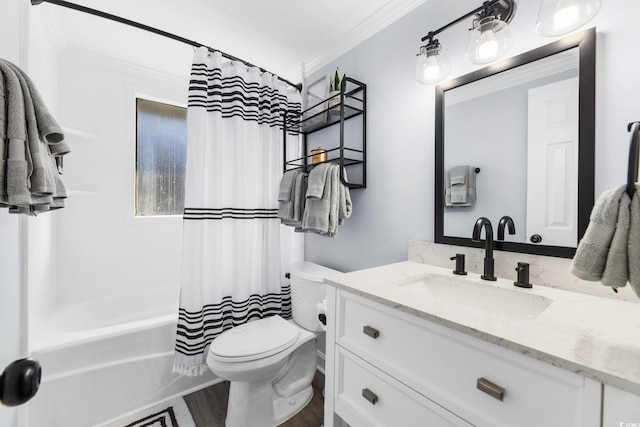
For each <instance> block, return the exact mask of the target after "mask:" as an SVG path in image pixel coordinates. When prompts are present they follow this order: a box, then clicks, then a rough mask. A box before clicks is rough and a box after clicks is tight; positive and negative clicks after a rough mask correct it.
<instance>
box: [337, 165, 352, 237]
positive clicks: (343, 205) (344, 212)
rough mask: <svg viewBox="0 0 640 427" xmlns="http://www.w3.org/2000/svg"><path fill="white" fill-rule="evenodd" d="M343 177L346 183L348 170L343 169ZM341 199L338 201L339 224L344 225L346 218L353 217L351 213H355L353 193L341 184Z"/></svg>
mask: <svg viewBox="0 0 640 427" xmlns="http://www.w3.org/2000/svg"><path fill="white" fill-rule="evenodd" d="M342 177H343V178H344V182H348V181H347V170H346V169H345V168H342ZM340 184H341V185H340V199H339V200H338V203H339V205H338V224H340V225H342V223H343V222H344V220H345V219H346V218H349V217H350V216H351V212H352V211H353V204H352V203H351V193H350V192H349V187H347V186H346V185H342V182H341V183H340Z"/></svg>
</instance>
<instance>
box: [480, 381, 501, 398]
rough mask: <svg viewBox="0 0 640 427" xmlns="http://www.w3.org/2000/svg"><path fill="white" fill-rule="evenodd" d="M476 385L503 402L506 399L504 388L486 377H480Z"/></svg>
mask: <svg viewBox="0 0 640 427" xmlns="http://www.w3.org/2000/svg"><path fill="white" fill-rule="evenodd" d="M476 387H477V388H478V390H480V391H483V392H485V393H487V394H488V395H489V396H491V397H493V398H495V399H498V400H499V401H501V402H502V400H503V399H504V392H505V390H504V388H502V387H500V386H499V385H497V384H494V383H492V382H491V381H489V380H488V379H486V378H478V382H477V383H476Z"/></svg>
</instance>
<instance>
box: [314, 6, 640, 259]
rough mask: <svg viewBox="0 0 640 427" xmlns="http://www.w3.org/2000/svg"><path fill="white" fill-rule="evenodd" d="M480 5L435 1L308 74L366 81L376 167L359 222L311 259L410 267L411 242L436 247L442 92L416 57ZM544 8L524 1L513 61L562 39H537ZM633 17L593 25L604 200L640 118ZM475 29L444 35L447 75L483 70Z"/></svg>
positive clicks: (634, 12) (613, 12) (606, 10)
mask: <svg viewBox="0 0 640 427" xmlns="http://www.w3.org/2000/svg"><path fill="white" fill-rule="evenodd" d="M479 4H480V2H479V1H470V0H465V1H455V2H442V1H434V0H429V1H427V2H425V3H424V4H423V5H421V6H420V7H418V8H416V9H415V10H413V11H412V12H410V13H409V14H408V15H406V16H404V17H403V18H401V19H400V20H398V21H396V22H395V23H393V24H392V25H390V26H389V27H387V28H386V29H384V30H383V31H381V32H379V33H378V34H376V35H374V36H372V37H371V38H370V39H368V40H366V41H365V42H363V43H362V44H360V45H359V46H357V47H356V48H354V49H352V50H351V51H349V52H347V53H346V54H345V55H343V56H342V57H340V58H338V59H337V60H336V61H334V62H333V63H331V64H329V65H328V66H327V67H325V68H324V69H323V70H320V71H319V72H318V73H316V74H314V75H312V76H310V79H309V80H310V81H313V80H314V79H315V78H317V76H318V75H321V74H325V73H327V72H332V71H333V70H335V67H336V66H340V70H341V72H345V73H346V74H347V75H350V76H352V77H354V78H355V79H357V80H360V81H362V82H364V83H366V84H367V91H368V93H367V96H368V115H367V122H368V129H367V132H368V141H367V151H368V159H367V160H368V165H367V188H366V189H364V190H353V191H352V192H351V195H352V199H353V205H354V206H353V215H352V217H351V218H350V219H348V220H346V222H345V224H344V225H343V226H341V227H340V228H339V230H338V236H337V237H336V238H335V239H330V238H325V237H320V236H315V235H307V236H306V238H305V257H306V259H307V260H309V261H313V262H317V263H320V264H324V265H327V266H329V267H332V268H336V269H340V270H343V271H352V270H357V269H362V268H367V267H371V266H375V265H381V264H387V263H391V262H397V261H401V260H405V259H406V258H407V240H408V239H417V240H426V241H433V235H434V231H433V227H434V226H433V221H434V206H433V198H434V175H433V173H434V142H433V139H434V120H433V116H434V91H433V87H430V86H424V85H421V84H419V83H417V82H415V81H414V80H413V73H414V65H415V54H416V53H417V52H418V48H419V46H420V38H421V37H422V36H424V35H425V34H427V33H428V32H429V31H430V30H434V29H436V28H439V27H440V26H442V25H444V24H446V23H448V22H450V21H452V20H453V19H456V18H457V17H459V16H461V15H463V14H464V13H466V12H468V11H469V10H471V9H473V8H475V7H477V6H478V5H479ZM538 7H539V2H536V1H526V2H525V1H519V2H518V11H517V14H516V16H515V18H514V20H513V21H512V23H511V30H512V35H513V38H514V46H513V48H512V50H511V52H510V53H509V55H516V54H519V53H522V52H525V51H528V50H531V49H533V48H536V47H539V46H542V45H544V44H547V43H550V42H552V41H554V40H555V39H553V38H544V37H539V36H537V35H536V34H535V30H534V25H535V19H536V16H537V12H538ZM634 16H635V17H637V16H640V2H637V1H635V0H619V1H614V2H604V4H603V7H602V10H601V11H600V13H599V15H598V16H597V17H596V18H595V19H594V20H593V21H592V22H591V23H589V24H587V26H586V27H585V29H586V28H588V27H592V26H596V28H597V30H598V36H597V38H598V41H597V43H598V44H597V49H598V52H597V64H598V65H597V92H596V99H597V106H596V118H597V122H596V191H595V192H596V195H598V194H600V193H601V192H602V191H604V190H606V189H608V188H611V187H614V186H617V185H619V184H621V183H623V182H624V180H625V179H626V161H627V160H626V159H627V155H628V154H627V153H628V144H629V135H628V133H627V131H626V125H627V123H628V122H630V121H634V120H640V103H639V102H638V101H637V94H638V93H640V79H637V75H638V74H639V72H640V62H639V61H640V60H639V59H638V58H637V56H636V55H633V53H632V52H631V51H630V49H629V48H630V47H631V46H632V44H633V41H634V40H638V39H640V26H637V24H636V23H635V22H634V18H633V17H634ZM469 26H470V22H463V23H460V24H458V25H457V26H455V27H452V28H450V29H448V30H446V31H445V32H444V33H442V34H441V35H440V36H439V37H438V38H439V40H440V42H441V43H442V45H443V47H444V49H445V50H446V51H447V52H448V55H449V58H450V59H451V62H452V67H453V71H452V73H451V75H450V76H449V78H453V77H456V76H460V75H463V74H467V73H469V72H471V71H474V70H476V69H478V68H480V67H478V66H472V65H471V64H468V63H467V62H466V61H465V59H464V52H465V48H466V43H467V37H468V35H467V29H468V28H469ZM325 145H327V146H328V145H330V143H329V142H327V143H326V144H323V146H325Z"/></svg>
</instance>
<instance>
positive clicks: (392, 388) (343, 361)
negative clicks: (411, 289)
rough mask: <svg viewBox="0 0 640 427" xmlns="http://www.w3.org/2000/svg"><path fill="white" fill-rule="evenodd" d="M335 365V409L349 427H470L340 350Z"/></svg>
mask: <svg viewBox="0 0 640 427" xmlns="http://www.w3.org/2000/svg"><path fill="white" fill-rule="evenodd" d="M336 362H337V363H336V372H335V375H336V377H335V384H336V393H335V396H336V404H335V409H336V413H337V414H338V415H339V416H340V417H341V418H342V419H343V420H345V421H346V422H347V423H349V425H350V426H351V427H389V426H402V427H413V426H415V427H418V426H438V427H445V426H463V427H469V426H470V424H468V423H467V422H465V421H464V420H462V419H461V418H459V417H457V416H455V415H454V414H452V413H451V412H449V411H447V410H446V409H444V408H442V407H441V406H439V405H437V404H435V403H434V402H432V401H430V400H429V399H426V398H425V397H423V396H422V395H420V394H418V393H416V392H415V391H413V390H411V389H410V388H408V387H407V386H405V385H403V384H402V383H399V382H398V381H396V380H394V379H393V378H391V377H390V376H388V375H386V374H385V373H383V372H381V371H380V370H378V369H376V368H374V367H373V366H371V365H369V364H368V363H367V362H365V361H363V360H362V359H360V358H359V357H357V356H355V355H353V354H352V353H350V352H349V351H347V350H345V349H343V348H341V347H339V346H337V347H336Z"/></svg>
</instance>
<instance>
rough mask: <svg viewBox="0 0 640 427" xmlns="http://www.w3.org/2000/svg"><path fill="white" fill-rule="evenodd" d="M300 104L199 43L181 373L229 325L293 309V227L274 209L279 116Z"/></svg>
mask: <svg viewBox="0 0 640 427" xmlns="http://www.w3.org/2000/svg"><path fill="white" fill-rule="evenodd" d="M300 106H301V104H300V95H299V94H298V93H297V92H295V93H288V92H287V87H286V86H285V85H284V84H283V83H281V82H279V80H278V79H277V78H276V77H275V76H273V75H271V74H269V73H262V72H260V70H259V69H257V68H247V67H246V65H244V64H243V63H240V62H225V63H223V62H222V56H221V54H220V53H218V52H215V53H211V52H209V51H208V50H207V49H206V48H204V47H203V48H198V49H196V51H195V53H194V60H193V65H192V69H191V78H190V82H189V102H188V109H187V128H188V148H187V172H186V180H185V208H184V217H183V219H184V221H183V224H184V225H183V227H184V237H183V251H182V257H183V259H182V283H181V292H180V309H179V317H178V329H177V334H176V345H175V350H176V351H175V360H174V372H177V373H180V374H184V375H189V376H193V375H201V374H202V373H203V372H204V371H205V370H206V369H207V366H206V356H207V352H208V349H209V345H210V343H211V341H212V340H213V339H214V338H215V337H216V336H217V335H219V334H220V333H221V332H223V331H224V330H226V329H229V328H231V327H233V326H237V325H240V324H243V323H246V322H248V321H249V320H252V319H258V318H262V317H265V316H270V315H275V314H279V315H281V316H283V317H285V318H290V317H291V298H290V293H289V286H288V284H287V283H286V281H285V278H284V270H283V267H284V268H286V266H287V265H288V264H289V260H288V259H283V258H282V257H281V251H282V252H284V253H285V255H286V254H288V253H289V248H286V247H282V248H281V240H282V241H283V242H285V244H284V245H285V246H286V245H287V244H288V243H287V242H288V239H287V238H286V237H283V236H282V235H281V234H282V233H283V232H284V233H286V232H287V231H286V230H285V227H282V226H281V225H280V221H279V219H278V218H277V211H278V191H279V182H280V178H281V176H282V115H283V113H284V110H285V109H297V110H300ZM296 138H297V136H296Z"/></svg>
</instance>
